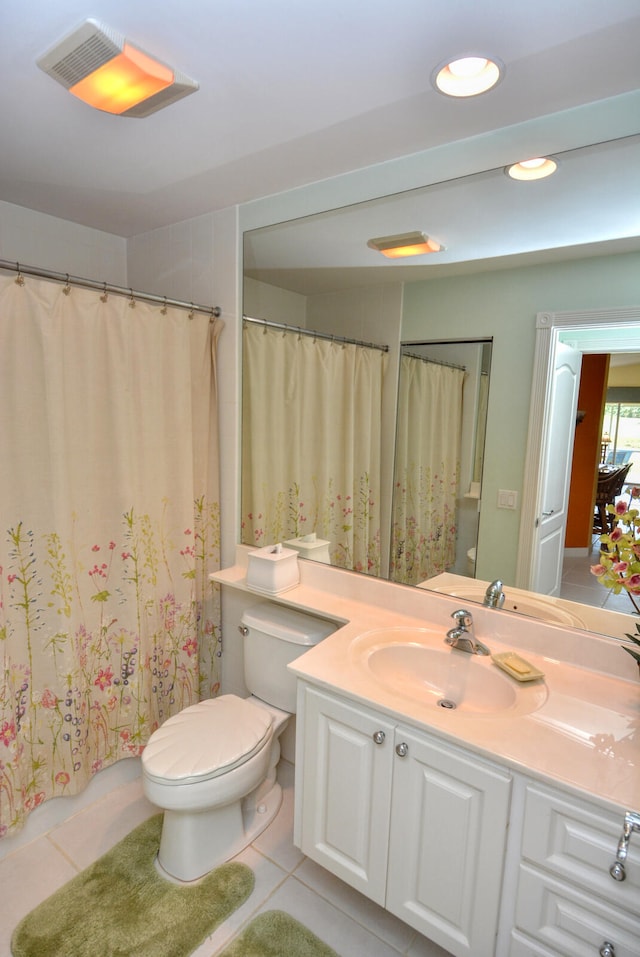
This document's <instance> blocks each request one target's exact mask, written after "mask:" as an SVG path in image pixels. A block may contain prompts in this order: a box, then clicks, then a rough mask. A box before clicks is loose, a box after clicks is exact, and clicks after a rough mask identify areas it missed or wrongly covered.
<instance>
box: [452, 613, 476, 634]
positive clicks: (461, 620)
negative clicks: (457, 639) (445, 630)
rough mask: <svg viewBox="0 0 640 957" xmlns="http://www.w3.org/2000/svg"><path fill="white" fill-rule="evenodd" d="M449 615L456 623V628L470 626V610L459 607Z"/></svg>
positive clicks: (471, 620)
mask: <svg viewBox="0 0 640 957" xmlns="http://www.w3.org/2000/svg"><path fill="white" fill-rule="evenodd" d="M451 617H452V618H453V620H454V621H455V623H456V627H457V628H463V629H466V628H471V626H472V625H473V617H472V615H471V612H470V611H466V610H465V609H464V608H459V609H458V611H454V612H452V614H451Z"/></svg>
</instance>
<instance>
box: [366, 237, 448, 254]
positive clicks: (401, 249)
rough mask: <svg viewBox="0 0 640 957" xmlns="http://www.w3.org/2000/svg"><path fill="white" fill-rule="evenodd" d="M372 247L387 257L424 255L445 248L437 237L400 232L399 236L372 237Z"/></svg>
mask: <svg viewBox="0 0 640 957" xmlns="http://www.w3.org/2000/svg"><path fill="white" fill-rule="evenodd" d="M367 246H368V247H369V248H370V249H375V250H377V252H379V253H382V255H383V256H386V257H387V259H401V258H402V257H403V256H424V255H426V253H439V252H441V250H443V249H444V246H441V245H440V243H438V242H436V240H435V239H431V238H430V237H429V236H426V235H425V234H424V233H418V232H415V233H399V234H398V235H397V236H380V237H379V238H378V239H370V240H369V242H368V243H367Z"/></svg>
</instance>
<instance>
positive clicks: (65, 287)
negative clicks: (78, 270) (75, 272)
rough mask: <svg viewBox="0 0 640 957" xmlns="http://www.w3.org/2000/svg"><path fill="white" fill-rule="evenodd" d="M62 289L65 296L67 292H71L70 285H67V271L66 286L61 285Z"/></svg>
mask: <svg viewBox="0 0 640 957" xmlns="http://www.w3.org/2000/svg"><path fill="white" fill-rule="evenodd" d="M62 291H63V293H64V294H65V296H68V295H69V293H70V292H71V286H70V285H69V273H67V284H66V286H63V288H62Z"/></svg>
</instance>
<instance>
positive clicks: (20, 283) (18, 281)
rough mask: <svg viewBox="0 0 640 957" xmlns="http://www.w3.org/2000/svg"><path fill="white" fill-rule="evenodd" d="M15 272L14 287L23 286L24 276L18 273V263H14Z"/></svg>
mask: <svg viewBox="0 0 640 957" xmlns="http://www.w3.org/2000/svg"><path fill="white" fill-rule="evenodd" d="M16 272H17V273H18V275H17V276H16V286H24V276H23V275H22V273H21V272H20V263H18V262H17V263H16Z"/></svg>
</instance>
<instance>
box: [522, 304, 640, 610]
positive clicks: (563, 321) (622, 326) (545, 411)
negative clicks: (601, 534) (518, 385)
mask: <svg viewBox="0 0 640 957" xmlns="http://www.w3.org/2000/svg"><path fill="white" fill-rule="evenodd" d="M559 342H562V343H564V344H566V345H568V346H571V347H572V348H574V349H576V350H578V351H579V352H581V353H582V354H583V355H584V354H594V353H600V354H605V353H609V354H611V355H618V354H625V353H626V354H628V353H632V352H640V308H629V309H609V310H594V311H578V312H560V313H539V314H538V315H537V317H536V346H535V357H534V369H533V384H532V392H531V406H530V418H529V434H528V442H527V454H526V462H525V482H524V486H523V506H522V517H521V528H520V542H519V549H518V567H517V572H516V578H517V585H518V587H521V588H526V589H531V588H532V584H533V579H534V573H535V568H536V564H537V561H538V544H539V543H538V535H537V529H538V525H539V523H540V519H541V514H542V510H543V509H542V501H541V490H542V488H543V483H542V477H543V470H544V468H545V462H547V461H548V458H549V456H548V428H547V424H548V422H549V420H550V416H551V415H552V413H553V408H552V407H551V406H552V396H553V363H554V359H555V355H556V345H557V343H559ZM568 454H572V450H568ZM600 587H602V586H600ZM605 594H606V593H605ZM623 597H624V596H623Z"/></svg>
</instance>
